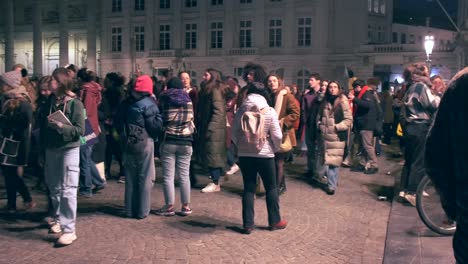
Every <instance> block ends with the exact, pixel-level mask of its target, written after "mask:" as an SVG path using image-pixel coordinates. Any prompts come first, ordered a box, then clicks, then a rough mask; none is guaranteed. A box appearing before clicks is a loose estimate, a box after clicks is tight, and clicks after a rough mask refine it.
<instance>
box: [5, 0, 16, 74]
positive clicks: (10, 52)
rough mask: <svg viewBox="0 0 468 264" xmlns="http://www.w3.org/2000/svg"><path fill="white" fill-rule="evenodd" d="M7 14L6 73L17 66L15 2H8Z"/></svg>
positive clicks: (10, 0)
mask: <svg viewBox="0 0 468 264" xmlns="http://www.w3.org/2000/svg"><path fill="white" fill-rule="evenodd" d="M4 14H5V72H7V71H11V68H12V67H13V65H14V64H15V42H14V40H15V35H14V29H15V24H14V23H15V21H14V14H13V0H7V1H6V10H5V12H4Z"/></svg>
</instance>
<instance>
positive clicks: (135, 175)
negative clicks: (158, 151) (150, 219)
mask: <svg viewBox="0 0 468 264" xmlns="http://www.w3.org/2000/svg"><path fill="white" fill-rule="evenodd" d="M123 164H124V166H125V211H126V214H127V216H128V217H134V218H139V219H142V218H145V217H146V216H148V214H149V212H150V209H151V189H152V187H153V179H154V178H155V177H156V169H155V167H154V143H153V140H151V139H148V142H147V143H146V146H145V148H144V149H142V150H141V152H140V153H138V154H137V155H135V154H128V153H126V152H124V153H123Z"/></svg>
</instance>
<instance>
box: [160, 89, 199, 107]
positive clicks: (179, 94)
mask: <svg viewBox="0 0 468 264" xmlns="http://www.w3.org/2000/svg"><path fill="white" fill-rule="evenodd" d="M160 97H161V101H162V102H164V103H166V104H168V105H169V106H170V107H176V108H177V107H181V106H183V105H186V104H187V103H190V102H192V100H191V99H190V96H189V95H188V93H187V92H186V91H185V90H183V89H167V90H165V91H164V92H162V93H161V95H160Z"/></svg>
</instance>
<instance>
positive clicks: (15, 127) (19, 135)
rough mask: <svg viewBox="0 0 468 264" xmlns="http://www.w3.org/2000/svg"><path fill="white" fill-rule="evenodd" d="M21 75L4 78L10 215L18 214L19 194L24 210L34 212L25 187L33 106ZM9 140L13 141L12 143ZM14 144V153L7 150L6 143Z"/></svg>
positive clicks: (0, 124) (0, 163)
mask: <svg viewBox="0 0 468 264" xmlns="http://www.w3.org/2000/svg"><path fill="white" fill-rule="evenodd" d="M20 82H21V74H20V72H18V71H10V72H6V73H4V74H3V75H2V76H0V94H1V95H2V96H1V98H0V106H1V107H2V108H1V115H0V129H1V133H0V134H1V136H2V139H3V140H2V146H1V148H0V167H1V169H2V174H3V177H4V179H5V188H6V191H7V206H6V210H7V212H10V213H14V212H16V193H17V192H19V193H20V194H21V196H22V198H23V202H24V209H26V210H28V209H31V208H34V207H35V206H36V203H35V202H34V201H33V200H32V197H31V194H30V193H29V190H28V187H27V186H26V184H25V183H24V180H23V176H24V167H25V166H26V165H27V163H28V155H29V147H30V142H31V126H32V119H33V118H32V115H33V113H32V106H31V103H29V102H28V100H27V99H26V98H25V95H26V94H27V91H26V88H25V87H24V86H23V85H21V84H20ZM8 139H9V140H8ZM7 141H8V142H10V144H14V148H16V149H15V150H13V151H10V150H8V149H6V148H7V147H6V142H7Z"/></svg>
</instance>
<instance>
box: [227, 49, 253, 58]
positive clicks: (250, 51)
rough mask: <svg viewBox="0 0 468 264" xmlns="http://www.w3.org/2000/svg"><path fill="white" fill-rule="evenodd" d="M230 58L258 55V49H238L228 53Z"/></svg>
mask: <svg viewBox="0 0 468 264" xmlns="http://www.w3.org/2000/svg"><path fill="white" fill-rule="evenodd" d="M227 53H228V54H227V55H229V56H243V55H257V54H258V49H257V48H240V49H238V48H236V49H230V50H228V52H227Z"/></svg>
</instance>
